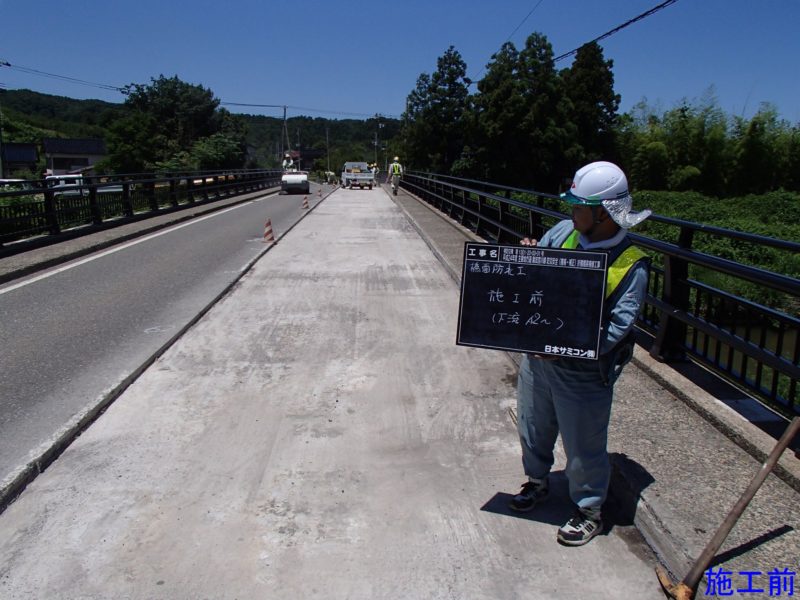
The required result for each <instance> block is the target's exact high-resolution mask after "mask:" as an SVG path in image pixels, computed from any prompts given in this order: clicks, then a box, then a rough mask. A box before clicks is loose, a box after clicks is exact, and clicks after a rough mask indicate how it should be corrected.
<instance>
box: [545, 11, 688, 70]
mask: <svg viewBox="0 0 800 600" xmlns="http://www.w3.org/2000/svg"><path fill="white" fill-rule="evenodd" d="M677 1H678V0H666V2H662V3H661V4H659V5H658V6H654V7H653V8H651V9H650V10H648V11H645V12H643V13H642V14H640V15H638V16H636V17H634V18H632V19H630V20H628V21H625V22H624V23H623V24H622V25H617V26H616V27H614V29H612V30H610V31H606V32H605V33H604V34H603V35H601V36H599V37H596V38H594V39H593V40H590V41H588V42H586V43H584V44H581V45H580V46H578V47H577V48H575V49H574V50H570V51H569V52H566V53H564V54H562V55H560V56H556V57H555V58H554V59H553V62H558V61H560V60H563V59H565V58H567V57H568V56H572V55H573V54H575V53H576V52H578V50H580V49H581V48H583V47H584V46H585V45H586V44H591V43H592V42H599V41H600V40H604V39H606V38H607V37H611V36H612V35H614V34H615V33H617V32H618V31H621V30H623V29H625V28H626V27H628V26H629V25H633V24H634V23H636V22H637V21H641V20H642V19H644V18H646V17H649V16H650V15H652V14H655V13H657V12H658V11H660V10H662V9H664V8H666V7H668V6H669V5H670V4H675V3H676V2H677Z"/></svg>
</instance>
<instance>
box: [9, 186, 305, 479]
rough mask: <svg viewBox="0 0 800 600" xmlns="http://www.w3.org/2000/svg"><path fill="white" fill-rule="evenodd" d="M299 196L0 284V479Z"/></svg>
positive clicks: (196, 306)
mask: <svg viewBox="0 0 800 600" xmlns="http://www.w3.org/2000/svg"><path fill="white" fill-rule="evenodd" d="M302 200H303V196H298V195H277V194H271V195H268V196H264V197H263V198H258V199H256V200H253V201H251V202H247V203H244V204H240V205H236V206H234V207H231V208H228V209H225V210H222V211H219V212H215V213H212V214H210V215H207V216H204V217H200V218H197V219H194V220H192V221H189V222H186V223H183V224H180V225H177V226H174V227H171V228H168V229H165V230H162V231H159V232H158V233H155V234H151V235H148V236H145V237H143V238H139V239H136V240H133V241H132V242H128V243H125V244H121V245H119V246H114V247H112V248H111V249H108V250H104V251H101V252H97V253H95V254H92V255H89V256H88V257H85V258H81V259H79V260H75V261H73V262H71V263H67V264H65V265H61V266H59V267H57V268H53V269H50V270H48V271H45V272H43V273H40V274H37V275H35V276H32V277H28V278H25V279H23V280H19V281H15V282H12V283H10V284H7V285H5V286H1V287H0V323H2V327H1V328H0V482H2V481H5V480H7V478H9V477H12V476H13V475H14V473H15V472H17V471H18V470H19V469H20V468H21V467H22V466H24V465H25V464H27V463H28V462H30V460H31V458H32V457H35V456H38V455H39V454H40V453H41V452H42V451H43V450H44V449H46V448H48V447H50V446H51V445H52V440H53V439H55V438H57V437H58V436H59V435H60V434H59V432H61V431H63V430H64V428H67V427H69V426H70V424H71V423H73V424H74V422H75V421H76V419H79V418H80V416H81V415H82V414H85V413H86V412H87V411H89V410H91V408H92V407H94V406H97V405H98V404H99V403H101V402H103V399H104V398H107V397H108V396H109V394H112V393H113V392H114V390H115V389H116V388H118V387H119V386H120V385H121V384H123V382H125V381H126V379H128V378H129V377H130V376H131V374H132V373H134V372H136V371H137V369H139V368H140V367H141V366H142V365H143V364H145V363H146V362H147V361H148V360H150V358H151V357H152V356H153V355H154V353H156V352H158V351H159V349H161V348H162V347H163V346H164V345H165V344H167V343H168V342H169V341H170V340H171V339H172V338H173V337H174V336H176V335H177V334H178V333H179V332H181V330H182V329H183V328H185V327H186V326H187V324H189V323H190V322H191V321H192V320H193V319H194V318H196V316H197V315H198V314H199V313H200V312H201V311H203V310H204V309H205V308H206V307H207V306H208V305H209V303H210V302H212V301H213V300H214V299H215V298H217V296H219V294H221V293H222V292H223V291H224V290H226V289H227V288H228V287H229V286H230V285H231V284H232V282H234V281H236V280H237V279H238V278H239V277H240V276H241V274H242V273H243V272H244V271H245V270H246V269H247V268H248V267H249V266H250V265H251V263H252V262H253V261H254V260H255V259H256V258H257V257H258V256H260V255H261V254H262V253H263V251H264V250H265V249H266V248H267V247H268V245H267V244H265V243H264V241H263V236H264V225H265V221H266V220H267V219H270V220H271V223H272V227H273V230H274V231H275V234H276V236H277V235H280V234H281V233H282V232H283V231H286V230H287V229H289V228H290V227H291V226H292V225H293V224H294V223H296V222H297V221H298V220H299V219H300V218H301V216H302V215H303V214H304V213H305V211H304V210H303V209H302V207H301V203H302ZM317 200H318V198H317V197H316V196H313V195H312V196H310V202H311V205H312V206H313V205H314V202H315V201H317Z"/></svg>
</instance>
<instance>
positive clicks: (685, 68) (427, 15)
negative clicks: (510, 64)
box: [0, 0, 800, 123]
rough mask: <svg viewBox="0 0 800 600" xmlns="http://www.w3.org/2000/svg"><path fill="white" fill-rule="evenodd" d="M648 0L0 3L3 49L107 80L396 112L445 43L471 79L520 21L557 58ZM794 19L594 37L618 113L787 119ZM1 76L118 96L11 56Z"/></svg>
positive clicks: (664, 26) (747, 7)
mask: <svg viewBox="0 0 800 600" xmlns="http://www.w3.org/2000/svg"><path fill="white" fill-rule="evenodd" d="M661 1H662V0H605V1H600V0H596V1H595V0H541V1H540V0H505V1H504V2H489V1H477V0H442V1H438V2H437V1H435V0H428V1H425V2H423V1H420V0H403V1H400V0H397V1H394V2H387V1H383V0H380V1H374V2H358V3H354V2H341V1H338V0H330V1H327V2H326V1H322V0H307V1H305V2H300V1H296V2H291V1H288V2H287V1H281V2H274V1H269V0H227V1H219V0H216V1H214V2H211V1H209V0H195V1H193V2H170V1H169V0H161V1H158V2H157V1H154V0H138V1H137V2H117V1H115V0H105V1H102V2H101V1H98V0H83V1H82V0H74V1H72V2H64V1H63V0H59V1H58V2H56V1H53V0H44V1H40V2H31V0H0V22H1V23H2V26H1V27H0V60H2V61H7V62H9V63H11V65H13V66H15V67H17V66H19V67H24V68H27V69H35V70H38V71H44V72H47V73H52V74H56V75H63V76H68V77H73V78H77V79H82V80H85V81H89V82H93V83H100V84H110V85H115V86H122V85H125V84H128V83H131V82H136V83H145V84H146V83H149V82H150V79H151V78H157V77H158V76H159V75H161V74H163V75H165V76H168V77H171V76H173V75H177V76H178V77H179V78H180V79H181V80H183V81H186V82H189V83H192V84H200V85H203V86H204V87H207V88H210V89H211V90H212V91H213V92H214V94H215V95H216V96H217V97H218V98H219V99H221V100H222V101H224V102H238V103H252V104H276V105H288V106H289V107H290V108H289V110H288V114H289V116H296V115H298V114H307V115H310V116H315V117H316V116H320V117H329V118H347V117H350V116H356V117H365V116H368V115H373V114H375V113H380V114H385V115H391V116H399V115H400V114H401V113H402V111H403V109H404V106H405V98H406V96H407V95H408V93H409V92H410V91H411V90H412V89H413V88H414V86H415V83H416V80H417V77H418V76H419V75H420V74H421V73H431V72H433V71H434V70H435V69H436V59H437V58H438V57H439V56H441V55H442V54H443V53H444V52H445V50H446V49H447V48H448V46H450V45H453V46H454V47H455V48H456V49H457V50H458V51H459V52H460V53H461V55H462V56H463V58H464V60H465V62H466V63H467V70H468V75H469V76H470V77H472V78H476V76H477V77H479V76H480V73H481V71H482V70H483V68H484V67H485V65H486V64H487V63H488V62H489V61H490V59H491V55H492V54H493V53H494V52H496V51H497V50H498V49H499V48H500V46H501V45H502V44H503V42H505V41H506V40H508V39H509V36H511V37H510V41H511V42H513V43H514V44H515V45H516V46H517V47H518V48H521V47H522V46H523V45H524V41H525V38H526V37H527V36H528V34H530V33H531V32H532V31H539V32H541V33H544V34H545V35H546V36H547V38H548V39H549V41H550V42H551V44H552V46H553V52H554V54H555V55H556V56H558V55H559V54H563V53H565V52H568V51H570V50H572V49H573V48H576V47H578V46H580V45H581V44H582V43H584V42H586V41H589V40H591V39H593V38H595V37H597V36H599V35H601V34H603V33H605V32H606V31H608V30H610V29H612V28H614V27H616V26H617V25H619V24H621V23H623V22H625V21H627V20H628V19H631V18H633V17H635V16H636V15H638V14H640V13H642V12H644V11H646V10H648V9H650V8H652V7H654V6H656V5H658V4H660V3H661ZM534 9H535V10H534ZM531 10H533V13H532V14H530V16H528V15H529V13H531ZM526 16H528V17H527V20H525V21H524V23H523V24H522V26H521V27H519V29H518V30H517V31H516V33H514V34H513V35H511V34H512V32H513V31H514V30H515V28H517V27H518V26H519V25H520V23H522V22H523V20H524V19H525V18H526ZM798 24H800V0H678V1H677V2H676V3H675V4H672V5H670V6H668V7H666V8H664V9H663V10H661V11H660V12H658V13H656V14H654V15H652V16H650V17H648V18H646V19H644V20H642V21H640V22H638V23H634V24H633V25H631V26H630V27H628V28H626V29H623V30H622V31H620V32H619V33H616V34H615V35H613V36H611V37H610V38H608V39H606V40H603V41H602V42H601V45H602V47H603V49H604V53H605V56H606V58H610V59H612V60H613V61H614V69H613V70H614V76H615V89H616V91H617V93H619V94H621V96H622V103H621V106H620V109H621V111H628V110H630V109H631V107H633V106H634V105H635V104H636V103H637V102H639V101H641V100H643V99H646V100H647V102H648V103H649V104H650V105H651V106H655V107H656V108H658V109H660V110H666V109H669V108H672V107H674V106H675V105H677V104H678V103H679V102H680V101H681V99H683V98H686V99H688V100H689V101H690V102H694V101H697V100H699V99H700V98H701V97H703V96H704V95H706V94H708V93H709V92H711V93H713V94H714V96H715V97H716V98H717V101H718V103H719V106H720V107H721V108H722V109H723V110H724V111H725V112H726V113H727V114H729V115H743V116H745V117H748V118H749V117H751V116H752V115H753V114H754V113H755V112H756V111H757V110H758V108H759V105H760V103H762V102H770V103H772V104H774V105H775V106H776V107H777V109H778V112H779V114H780V116H781V117H782V118H784V119H787V120H788V121H790V122H792V123H798V122H800V77H799V76H798V71H800V66H799V65H798V63H800V33H799V32H798V30H797V29H798ZM571 60H572V59H571V58H570V59H566V60H563V61H560V62H559V63H557V66H558V67H560V68H561V67H566V66H569V64H570V62H571ZM0 83H2V84H4V87H5V88H6V89H21V88H27V89H32V90H35V91H38V92H42V93H48V94H56V95H61V96H68V97H71V98H98V99H102V100H107V101H111V102H121V101H123V100H124V98H123V96H121V95H120V94H119V93H117V92H112V91H107V90H104V89H99V88H96V87H90V86H83V85H78V84H75V83H70V82H65V81H61V80H58V79H53V78H49V77H43V76H40V75H32V74H28V73H23V72H21V71H18V70H16V69H14V68H8V67H0ZM228 108H229V109H230V110H231V111H232V112H249V113H252V114H265V115H272V116H281V115H282V110H281V109H276V108H264V109H258V108H245V109H241V108H236V107H228ZM307 109H313V110H307Z"/></svg>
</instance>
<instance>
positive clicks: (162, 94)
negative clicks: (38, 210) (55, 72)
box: [0, 76, 400, 179]
mask: <svg viewBox="0 0 800 600" xmlns="http://www.w3.org/2000/svg"><path fill="white" fill-rule="evenodd" d="M125 90H126V100H125V102H123V103H121V104H114V103H110V102H103V101H100V100H74V99H70V98H64V97H60V96H51V95H46V94H40V93H37V92H32V91H30V90H14V91H10V90H9V91H6V90H0V107H1V108H2V113H3V120H2V128H3V131H2V133H3V140H4V141H5V142H25V143H35V144H37V145H39V149H40V156H41V158H40V165H38V166H37V168H36V169H34V170H32V171H31V172H30V173H18V174H17V175H24V176H27V177H29V178H34V179H35V178H38V177H41V174H42V172H43V170H44V156H43V153H42V152H41V142H42V139H43V138H46V137H68V138H86V137H93V138H102V139H103V140H105V142H106V146H107V148H108V150H109V157H108V159H107V160H105V161H103V163H101V164H100V165H98V169H99V170H100V171H101V172H104V173H137V172H151V171H175V170H182V169H191V170H199V169H226V168H269V167H277V166H279V165H280V163H281V160H282V156H281V151H282V150H296V151H300V152H301V153H302V154H303V155H308V156H314V157H315V158H313V159H309V160H307V161H305V162H304V163H303V167H304V168H306V169H309V170H319V171H322V170H327V168H328V165H330V167H331V170H333V171H337V170H338V169H339V168H340V167H341V165H342V164H343V163H344V162H345V161H346V160H364V161H369V162H372V161H374V160H376V159H377V161H378V162H379V163H380V164H381V165H384V164H386V161H387V157H388V159H389V161H391V156H390V155H393V154H392V153H396V152H397V148H396V147H395V146H394V141H393V138H396V137H397V133H398V131H399V127H400V122H399V121H398V120H397V119H389V118H386V117H375V118H372V119H366V120H361V119H343V120H333V119H323V118H310V117H289V118H288V119H287V120H286V122H285V123H284V121H283V119H282V118H276V117H266V116H258V115H242V114H233V113H231V112H229V111H228V110H226V109H225V108H224V107H222V106H221V102H220V100H219V99H218V98H216V97H215V96H214V94H213V92H212V91H211V90H209V89H207V88H204V87H203V86H199V85H192V84H188V83H186V82H183V81H181V80H180V79H178V78H177V77H171V78H167V77H164V76H160V77H159V78H158V79H153V80H151V83H150V84H148V85H142V84H131V85H129V86H127V87H126V88H125ZM376 141H377V145H376Z"/></svg>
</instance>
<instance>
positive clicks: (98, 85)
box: [0, 0, 541, 118]
mask: <svg viewBox="0 0 800 600" xmlns="http://www.w3.org/2000/svg"><path fill="white" fill-rule="evenodd" d="M540 1H541V0H540ZM0 67H8V68H10V69H13V70H15V71H20V72H22V73H28V74H30V75H38V76H40V77H49V78H51V79H58V80H61V81H68V82H70V83H77V84H79V85H85V86H89V87H94V88H98V89H101V90H109V91H113V92H119V93H120V94H125V93H126V91H127V88H126V87H123V86H116V85H109V84H106V83H96V82H93V81H86V80H84V79H78V78H76V77H68V76H67V75H58V74H56V73H48V72H46V71H40V70H39V69H32V68H30V67H23V66H21V65H12V64H11V63H9V62H7V61H4V60H0ZM220 104H222V105H224V106H241V107H253V108H289V109H292V110H297V111H306V112H314V113H320V114H328V115H340V116H348V117H364V118H371V117H374V116H375V114H374V113H372V114H366V113H356V112H343V111H335V110H325V109H322V108H306V107H302V106H291V105H288V104H248V103H243V102H220ZM386 116H389V117H396V115H388V114H387V115H386Z"/></svg>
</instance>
